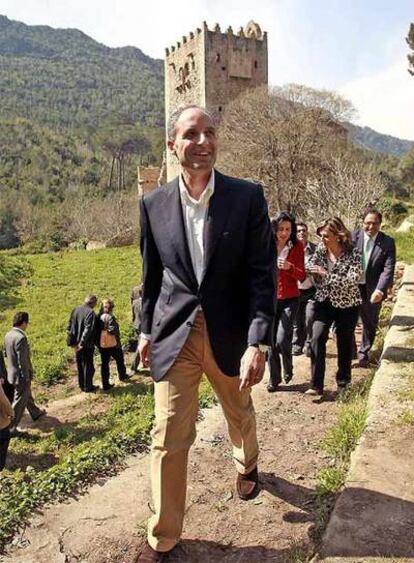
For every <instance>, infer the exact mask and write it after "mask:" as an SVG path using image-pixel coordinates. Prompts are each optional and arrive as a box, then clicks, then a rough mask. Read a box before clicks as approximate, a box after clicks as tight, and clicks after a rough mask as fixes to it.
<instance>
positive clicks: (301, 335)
mask: <svg viewBox="0 0 414 563" xmlns="http://www.w3.org/2000/svg"><path fill="white" fill-rule="evenodd" d="M296 227H297V236H298V241H299V242H301V243H302V244H303V248H304V251H305V271H306V266H307V264H308V263H309V259H310V257H311V256H312V254H313V253H314V252H315V250H316V244H314V243H313V242H310V241H309V240H308V239H309V231H308V226H307V224H306V223H297V224H296ZM298 286H299V289H300V297H299V307H298V311H297V313H296V318H295V324H294V325H293V340H292V354H293V355H294V356H301V355H302V354H303V353H304V352H305V353H306V355H309V356H310V349H309V346H310V339H311V336H312V322H313V309H314V304H313V297H314V295H315V291H316V289H315V285H314V283H313V278H312V276H311V275H309V274H307V275H306V278H305V279H304V280H303V282H298Z"/></svg>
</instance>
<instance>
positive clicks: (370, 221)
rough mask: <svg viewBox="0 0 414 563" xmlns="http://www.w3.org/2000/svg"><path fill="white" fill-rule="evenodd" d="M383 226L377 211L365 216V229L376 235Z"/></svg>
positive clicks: (369, 233)
mask: <svg viewBox="0 0 414 563" xmlns="http://www.w3.org/2000/svg"><path fill="white" fill-rule="evenodd" d="M380 228H381V221H380V219H379V217H378V215H377V214H376V213H368V215H366V217H365V218H364V231H365V232H366V233H367V234H368V235H369V236H370V237H374V236H375V235H376V234H377V233H378V232H379V230H380Z"/></svg>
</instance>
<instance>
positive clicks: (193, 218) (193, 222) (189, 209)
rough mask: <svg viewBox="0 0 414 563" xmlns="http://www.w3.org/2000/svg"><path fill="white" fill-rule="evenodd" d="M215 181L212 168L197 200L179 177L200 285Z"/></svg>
mask: <svg viewBox="0 0 414 563" xmlns="http://www.w3.org/2000/svg"><path fill="white" fill-rule="evenodd" d="M214 182H215V178H214V170H212V171H211V174H210V178H209V179H208V182H207V185H206V187H205V189H204V191H203V193H202V194H201V196H200V199H198V200H197V199H194V198H193V197H191V196H190V194H189V193H188V190H187V186H186V185H185V183H184V180H183V177H182V176H181V174H180V176H179V179H178V186H179V189H180V199H181V207H182V210H183V219H184V229H185V234H186V237H187V242H188V248H189V250H190V257H191V263H192V265H193V269H194V273H195V276H196V279H197V281H198V284H199V285H200V283H201V279H202V277H203V272H204V225H205V222H206V217H207V211H208V205H209V202H210V198H211V196H212V195H213V193H214ZM140 336H142V337H143V338H145V339H146V340H151V335H150V334H144V333H141V335H140Z"/></svg>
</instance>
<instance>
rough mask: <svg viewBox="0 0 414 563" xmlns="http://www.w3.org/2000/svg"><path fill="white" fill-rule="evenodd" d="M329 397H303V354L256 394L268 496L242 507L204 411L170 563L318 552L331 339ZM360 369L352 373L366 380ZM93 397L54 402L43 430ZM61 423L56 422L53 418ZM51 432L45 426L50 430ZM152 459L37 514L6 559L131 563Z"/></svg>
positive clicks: (216, 416)
mask: <svg viewBox="0 0 414 563" xmlns="http://www.w3.org/2000/svg"><path fill="white" fill-rule="evenodd" d="M329 350H330V354H329V358H328V364H329V369H328V378H327V396H326V398H325V399H324V400H323V401H321V402H317V401H315V400H314V399H313V398H312V397H308V396H305V395H304V394H303V392H304V391H305V390H306V389H307V387H308V385H307V383H308V379H309V359H308V358H305V357H304V356H301V357H299V358H295V377H294V379H293V381H292V382H291V383H290V384H289V385H286V386H284V385H282V386H281V387H280V391H279V392H277V393H273V394H269V393H268V392H267V391H266V388H265V384H260V385H259V386H257V387H256V388H255V390H254V401H255V406H256V411H257V418H258V425H257V426H258V434H259V441H260V446H261V456H260V466H259V468H260V480H261V492H260V493H259V495H258V496H257V498H256V499H254V500H253V501H250V502H243V501H240V500H239V499H238V497H237V496H236V495H235V490H234V481H235V470H234V467H233V465H232V462H231V456H230V446H229V442H228V438H227V432H226V426H225V422H224V419H223V416H222V414H221V410H220V407H219V406H215V407H213V408H210V409H206V410H205V411H203V418H202V420H201V421H200V423H199V425H198V437H197V441H196V443H195V445H194V447H193V448H192V451H191V456H190V463H189V487H188V508H187V514H186V520H185V527H184V534H183V541H182V543H181V544H180V545H179V546H178V547H177V548H176V549H175V550H174V552H173V553H172V554H171V555H170V556H169V560H170V561H171V562H174V561H181V562H194V563H195V562H197V563H198V562H200V563H201V562H209V563H210V562H211V563H213V562H218V561H220V562H227V563H236V562H237V563H242V562H246V563H247V562H249V563H252V562H257V563H259V562H260V563H263V562H267V561H269V562H270V561H273V562H279V563H289V562H291V563H295V562H296V563H299V562H300V561H305V560H306V555H307V554H310V553H312V550H313V540H312V538H313V537H314V535H315V533H316V532H317V528H318V526H319V525H320V519H321V511H320V508H319V506H318V502H317V499H316V498H315V495H314V492H315V487H316V476H317V473H318V471H319V470H320V469H321V468H323V467H326V466H328V465H329V464H330V462H331V460H330V459H329V456H327V454H325V453H324V452H323V451H322V450H321V449H320V447H319V442H320V440H321V438H322V437H323V436H324V434H325V432H326V431H327V429H328V428H329V427H331V426H332V425H333V424H334V423H335V420H336V415H337V409H338V403H337V402H336V401H335V382H334V372H335V364H336V357H335V355H334V354H333V351H334V345H333V343H332V342H331V343H330V347H329ZM367 373H368V372H367V370H354V377H356V378H360V377H364V376H365V375H367ZM84 398H85V396H84V395H74V396H72V397H69V398H66V399H60V400H56V401H54V402H53V403H51V404H49V406H48V419H45V422H44V424H46V425H49V427H53V425H54V424H59V422H62V421H64V420H68V419H72V418H73V416H74V413H75V414H76V412H77V411H78V409H79V408H80V405H81V404H82V402H83V400H84ZM53 420H54V422H53ZM45 430H47V429H45ZM148 462H149V459H148V455H147V454H139V455H136V456H131V457H130V458H128V460H127V462H126V463H125V466H124V468H123V470H122V471H120V472H119V473H118V474H117V475H115V476H113V477H112V478H109V479H106V480H104V479H103V480H101V481H98V482H97V483H96V484H95V485H93V486H92V487H91V488H90V489H89V490H88V491H87V492H86V493H85V494H83V495H81V496H79V497H76V498H71V499H68V500H67V502H65V503H61V504H56V505H52V506H49V507H47V508H46V509H44V510H43V511H42V512H41V513H38V514H34V515H33V519H32V522H31V525H30V526H29V527H27V528H26V529H25V530H24V531H23V532H22V533H21V534H20V535H19V536H18V537H16V538H15V540H14V542H13V545H12V546H11V547H10V549H9V551H8V553H7V554H6V555H5V557H4V562H7V563H8V562H15V563H44V562H51V563H75V562H78V563H80V562H87V563H132V561H133V560H134V557H135V555H136V553H137V552H138V550H139V548H140V545H141V544H142V542H143V541H144V536H145V532H144V529H145V522H146V520H147V518H148V516H149V515H150V514H151V498H150V488H149V475H148V473H149V463H148Z"/></svg>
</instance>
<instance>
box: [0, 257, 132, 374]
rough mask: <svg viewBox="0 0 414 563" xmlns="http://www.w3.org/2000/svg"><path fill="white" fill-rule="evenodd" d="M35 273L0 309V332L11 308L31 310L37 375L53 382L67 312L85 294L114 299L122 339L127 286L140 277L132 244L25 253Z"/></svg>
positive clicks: (63, 353)
mask: <svg viewBox="0 0 414 563" xmlns="http://www.w3.org/2000/svg"><path fill="white" fill-rule="evenodd" d="M27 258H28V260H29V262H30V263H31V264H32V266H33V269H34V274H33V276H32V277H31V278H30V280H29V281H28V282H27V283H26V284H25V285H24V286H23V287H22V289H21V290H20V292H19V294H18V302H17V303H16V304H15V305H14V307H13V309H8V310H7V311H5V312H4V318H3V319H2V320H1V321H0V334H1V335H4V334H5V333H6V331H7V330H9V327H10V326H11V318H12V316H13V312H14V311H16V310H17V309H19V310H27V311H28V312H29V314H30V320H31V323H30V327H29V333H28V334H29V339H30V343H31V347H32V352H33V361H34V367H35V372H36V376H35V377H36V378H37V379H38V380H39V381H41V382H44V383H52V382H54V381H56V380H57V379H58V378H59V377H60V376H62V375H63V374H64V373H65V370H66V366H67V360H68V358H69V357H71V355H72V353H71V350H70V349H69V348H68V347H67V346H66V325H67V321H68V317H69V314H70V311H71V310H72V308H73V307H75V306H76V305H78V304H80V303H81V302H82V301H83V299H84V297H85V295H86V294H87V293H96V294H97V295H98V298H99V299H102V298H104V297H107V296H111V297H113V298H114V299H115V302H116V309H115V314H116V316H117V318H118V321H119V323H120V326H121V331H122V335H123V338H126V335H127V334H128V332H129V330H130V323H131V318H130V302H129V299H130V297H129V296H130V291H131V288H132V287H133V286H134V285H137V284H138V283H139V282H140V276H141V265H140V257H139V252H138V250H137V248H136V247H135V246H131V247H126V248H108V249H104V250H98V251H91V252H86V251H79V252H59V253H53V254H39V255H35V256H29V257H27Z"/></svg>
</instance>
